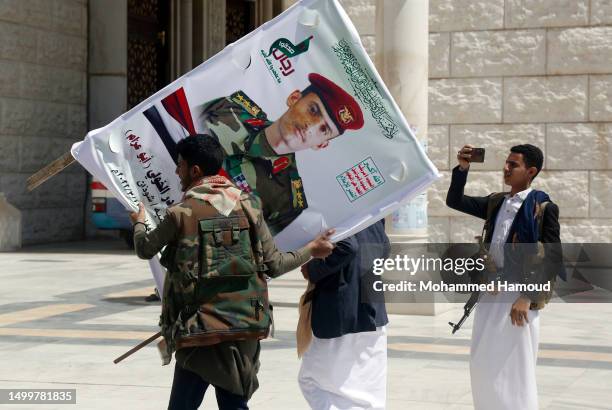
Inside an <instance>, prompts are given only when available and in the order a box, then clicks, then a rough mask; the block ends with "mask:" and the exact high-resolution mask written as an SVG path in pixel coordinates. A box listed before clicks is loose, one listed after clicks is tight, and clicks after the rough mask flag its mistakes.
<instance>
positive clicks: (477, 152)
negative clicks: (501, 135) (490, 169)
mask: <svg viewBox="0 0 612 410" xmlns="http://www.w3.org/2000/svg"><path fill="white" fill-rule="evenodd" d="M471 154H472V157H471V158H470V162H484V158H485V149H484V148H472V152H471Z"/></svg>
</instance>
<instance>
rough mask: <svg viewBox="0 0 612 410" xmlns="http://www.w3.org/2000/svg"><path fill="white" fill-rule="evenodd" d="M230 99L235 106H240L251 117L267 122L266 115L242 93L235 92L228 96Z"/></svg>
mask: <svg viewBox="0 0 612 410" xmlns="http://www.w3.org/2000/svg"><path fill="white" fill-rule="evenodd" d="M230 99H231V100H232V101H233V102H235V103H236V104H238V105H240V106H241V107H242V108H244V109H245V110H246V111H247V112H248V113H249V114H251V115H252V116H253V117H256V118H259V119H262V120H264V121H267V119H268V118H267V115H266V113H265V112H264V111H263V110H262V109H261V108H260V107H259V106H258V105H257V104H255V102H254V101H253V100H251V99H250V98H249V97H248V95H246V94H245V93H244V92H242V91H236V92H235V93H233V94H232V95H231V96H230Z"/></svg>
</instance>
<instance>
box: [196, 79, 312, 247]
mask: <svg viewBox="0 0 612 410" xmlns="http://www.w3.org/2000/svg"><path fill="white" fill-rule="evenodd" d="M271 124H272V121H270V120H268V118H267V115H266V113H265V112H263V111H262V110H261V108H259V107H258V106H257V104H255V103H254V102H253V101H252V100H251V99H250V98H249V97H248V96H247V95H246V94H245V93H243V92H242V91H237V92H235V93H233V94H232V95H230V96H229V97H222V98H218V99H215V100H212V101H209V102H207V103H205V104H204V105H203V107H202V113H201V116H200V125H201V127H202V129H203V130H204V132H205V133H208V134H210V135H212V136H214V137H216V138H217V139H218V140H219V142H220V143H221V145H222V146H223V149H224V151H225V153H226V159H225V162H224V164H223V168H224V169H225V171H226V172H227V173H228V175H229V176H230V177H231V178H232V179H233V181H234V183H235V184H236V186H238V188H240V189H242V190H243V191H245V192H248V193H253V194H255V195H257V196H258V197H260V198H261V200H262V202H263V213H264V219H265V221H266V222H267V223H268V227H269V228H270V231H271V232H272V234H273V235H275V234H277V233H278V232H280V231H281V230H283V229H284V228H285V227H286V226H287V225H289V224H290V223H291V222H292V221H293V220H294V219H295V218H297V216H298V215H299V214H300V213H301V212H302V211H303V210H304V209H306V208H307V207H308V204H307V202H306V196H305V195H304V189H303V185H302V179H301V178H300V175H299V173H298V169H297V164H296V161H295V154H285V155H278V154H277V153H276V152H274V150H273V149H272V147H271V146H270V144H269V143H268V141H267V139H266V136H265V129H266V128H267V127H269V126H270V125H271Z"/></svg>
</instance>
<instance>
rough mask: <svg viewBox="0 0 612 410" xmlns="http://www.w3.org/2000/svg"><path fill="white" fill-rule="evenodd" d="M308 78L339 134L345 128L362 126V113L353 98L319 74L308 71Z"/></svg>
mask: <svg viewBox="0 0 612 410" xmlns="http://www.w3.org/2000/svg"><path fill="white" fill-rule="evenodd" d="M308 80H309V81H310V84H312V85H311V87H309V88H312V89H313V90H314V92H315V93H316V94H317V95H318V96H319V98H321V101H322V102H323V105H324V106H325V109H326V110H327V113H328V114H329V116H330V117H331V119H332V121H333V122H334V124H336V127H338V131H340V134H343V133H344V131H345V130H358V129H360V128H361V127H363V113H362V111H361V108H360V107H359V104H358V103H357V101H355V99H354V98H353V97H352V96H351V95H350V94H349V93H347V92H346V91H344V90H343V89H342V88H340V87H339V86H338V85H337V84H336V83H334V82H333V81H331V80H328V79H327V78H325V77H323V76H322V75H321V74H317V73H310V74H308Z"/></svg>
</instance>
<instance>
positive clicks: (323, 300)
mask: <svg viewBox="0 0 612 410" xmlns="http://www.w3.org/2000/svg"><path fill="white" fill-rule="evenodd" d="M389 250H390V245H389V238H387V235H386V233H385V224H384V220H381V221H378V222H376V223H375V224H373V225H371V226H370V227H368V228H366V229H364V230H363V231H361V232H359V233H357V234H355V235H353V236H351V237H349V238H346V239H344V240H342V241H340V242H338V243H337V244H336V247H335V248H334V251H333V252H332V254H331V255H330V256H328V257H327V258H325V259H313V260H311V261H310V262H309V263H308V265H307V266H308V274H309V276H310V281H311V282H313V283H314V284H315V289H314V296H313V300H312V331H313V333H314V335H315V336H316V337H318V338H322V339H331V338H334V337H339V336H342V335H345V334H347V333H359V332H370V331H374V330H376V328H377V327H379V326H384V325H386V324H387V323H388V322H389V320H388V318H387V311H386V309H385V304H384V302H381V300H383V298H381V296H382V295H378V297H377V301H370V298H368V296H367V294H365V293H367V292H365V288H362V284H364V283H366V284H367V283H370V282H371V280H370V279H371V278H372V276H373V274H372V267H373V265H374V259H377V258H387V257H388V256H389ZM364 292H365V293H364Z"/></svg>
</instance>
